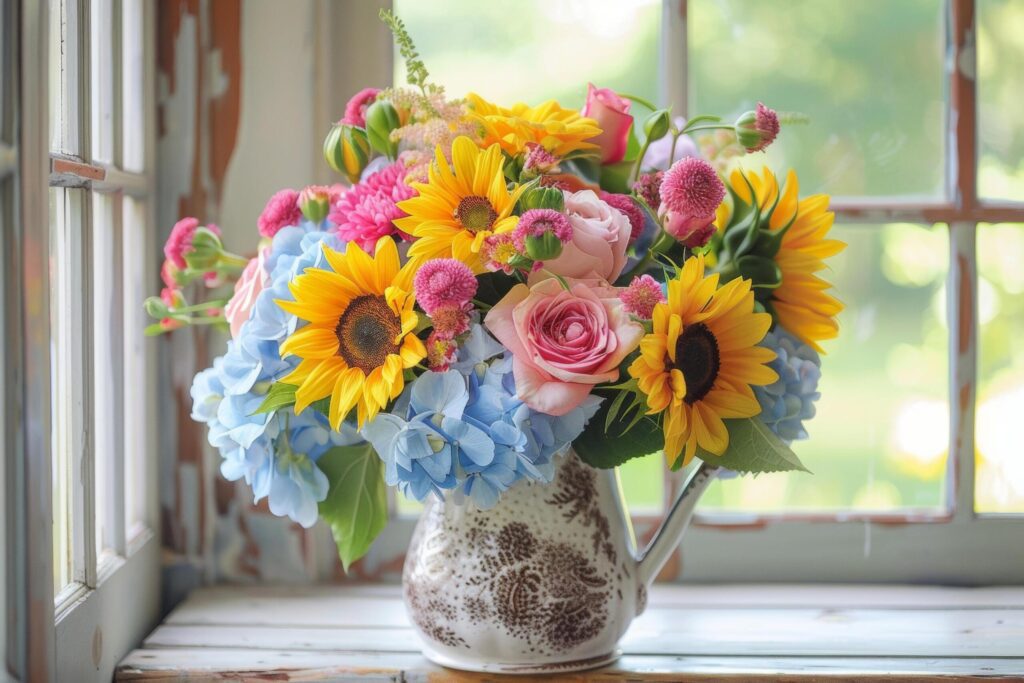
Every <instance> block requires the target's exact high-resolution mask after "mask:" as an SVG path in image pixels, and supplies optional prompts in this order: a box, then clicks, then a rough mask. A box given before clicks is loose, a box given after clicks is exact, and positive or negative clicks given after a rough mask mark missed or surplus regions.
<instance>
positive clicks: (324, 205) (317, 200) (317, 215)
mask: <svg viewBox="0 0 1024 683" xmlns="http://www.w3.org/2000/svg"><path fill="white" fill-rule="evenodd" d="M298 203H299V210H300V211H302V215H303V216H305V217H306V220H308V221H309V222H310V223H315V224H317V225H319V224H320V222H321V221H323V219H325V218H327V212H328V211H330V209H331V189H330V188H329V187H327V186H325V185H310V186H308V187H306V188H303V190H302V192H300V193H299V199H298Z"/></svg>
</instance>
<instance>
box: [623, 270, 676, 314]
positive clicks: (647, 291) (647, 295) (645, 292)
mask: <svg viewBox="0 0 1024 683" xmlns="http://www.w3.org/2000/svg"><path fill="white" fill-rule="evenodd" d="M619 298H620V299H622V303H623V304H624V305H625V307H626V312H627V313H630V314H632V315H635V316H636V317H638V318H643V319H645V320H649V319H650V317H651V316H652V315H653V314H654V307H655V306H656V305H657V304H660V303H662V302H663V301H665V294H664V292H662V291H661V285H659V284H658V281H657V280H655V279H654V278H653V277H651V276H650V275H640V276H638V277H635V278H633V281H632V282H630V283H629V287H626V289H624V290H622V293H621V294H620V295H619Z"/></svg>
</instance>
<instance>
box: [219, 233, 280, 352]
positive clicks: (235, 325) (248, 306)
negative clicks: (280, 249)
mask: <svg viewBox="0 0 1024 683" xmlns="http://www.w3.org/2000/svg"><path fill="white" fill-rule="evenodd" d="M269 251H270V250H269V249H260V251H259V253H258V254H257V256H256V258H254V259H252V260H250V261H249V263H248V265H246V266H245V270H243V271H242V275H241V277H239V278H238V281H237V282H236V283H235V293H234V295H233V296H232V297H231V300H230V301H228V305H227V306H225V307H224V317H225V318H226V319H227V321H228V325H230V326H231V336H232V338H234V339H238V335H239V334H240V333H241V331H242V325H243V324H244V323H245V321H247V320H248V319H249V314H250V313H251V312H252V308H253V306H255V305H256V297H258V296H259V295H260V292H262V291H263V290H264V288H265V287H266V286H267V285H268V284H270V274H269V273H268V272H267V268H266V259H267V253H268V252H269Z"/></svg>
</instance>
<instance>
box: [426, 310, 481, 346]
mask: <svg viewBox="0 0 1024 683" xmlns="http://www.w3.org/2000/svg"><path fill="white" fill-rule="evenodd" d="M471 310H473V307H472V304H468V303H467V304H463V305H462V306H456V305H455V304H442V305H440V306H438V307H437V308H435V309H434V310H433V311H431V313H430V321H431V322H432V323H433V324H434V333H435V334H437V335H439V336H441V337H445V338H447V339H455V337H458V336H459V335H460V334H463V333H465V332H469V312H470V311H471Z"/></svg>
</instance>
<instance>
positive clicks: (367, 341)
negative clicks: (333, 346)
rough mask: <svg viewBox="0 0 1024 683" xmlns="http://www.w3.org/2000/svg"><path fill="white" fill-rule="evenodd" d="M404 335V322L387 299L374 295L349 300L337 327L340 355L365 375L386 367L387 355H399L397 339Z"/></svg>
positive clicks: (335, 329)
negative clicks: (401, 334)
mask: <svg viewBox="0 0 1024 683" xmlns="http://www.w3.org/2000/svg"><path fill="white" fill-rule="evenodd" d="M401 332H402V322H401V320H399V318H398V316H396V315H395V313H394V311H392V310H391V307H390V306H388V302H387V301H385V300H384V297H382V296H380V295H374V294H367V295H364V296H359V297H356V298H355V299H353V300H352V301H350V302H349V304H348V307H347V308H346V309H345V312H344V313H342V314H341V318H340V319H339V320H338V326H337V327H336V328H334V334H336V335H337V336H338V355H339V356H341V357H342V358H344V359H345V362H346V363H348V365H349V367H353V368H359V369H360V370H362V371H363V372H365V373H366V374H370V372H371V371H373V370H374V369H376V368H379V367H380V366H382V365H384V361H385V360H387V357H388V354H390V353H398V344H396V343H395V339H396V338H397V337H398V335H399V334H400V333H401Z"/></svg>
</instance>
